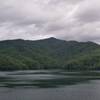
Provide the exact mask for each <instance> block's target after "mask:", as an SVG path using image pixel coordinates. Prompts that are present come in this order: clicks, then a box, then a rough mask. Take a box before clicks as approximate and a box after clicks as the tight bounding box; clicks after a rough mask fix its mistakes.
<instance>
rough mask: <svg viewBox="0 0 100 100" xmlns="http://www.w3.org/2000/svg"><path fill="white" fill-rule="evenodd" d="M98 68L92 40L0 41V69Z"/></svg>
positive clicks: (99, 61)
mask: <svg viewBox="0 0 100 100" xmlns="http://www.w3.org/2000/svg"><path fill="white" fill-rule="evenodd" d="M55 68H60V69H67V70H88V69H89V70H92V69H93V70H94V69H100V46H99V45H98V44H96V43H93V42H77V41H64V40H59V39H56V38H53V37H51V38H48V39H43V40H37V41H29V40H21V39H17V40H6V41H1V42H0V70H20V69H21V70H23V69H55Z"/></svg>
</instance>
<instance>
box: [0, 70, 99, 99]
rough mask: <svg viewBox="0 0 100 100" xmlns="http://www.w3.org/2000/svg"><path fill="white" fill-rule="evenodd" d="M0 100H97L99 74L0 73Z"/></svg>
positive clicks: (54, 71)
mask: <svg viewBox="0 0 100 100" xmlns="http://www.w3.org/2000/svg"><path fill="white" fill-rule="evenodd" d="M0 100H100V72H65V71H60V70H51V71H48V70H41V71H40V70H38V71H15V72H0Z"/></svg>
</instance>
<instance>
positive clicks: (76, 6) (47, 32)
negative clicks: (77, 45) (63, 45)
mask: <svg viewBox="0 0 100 100" xmlns="http://www.w3.org/2000/svg"><path fill="white" fill-rule="evenodd" d="M48 37H56V38H60V39H65V40H77V41H94V42H98V43H100V0H0V40H6V39H18V38H21V39H30V40H36V39H41V38H48Z"/></svg>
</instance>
